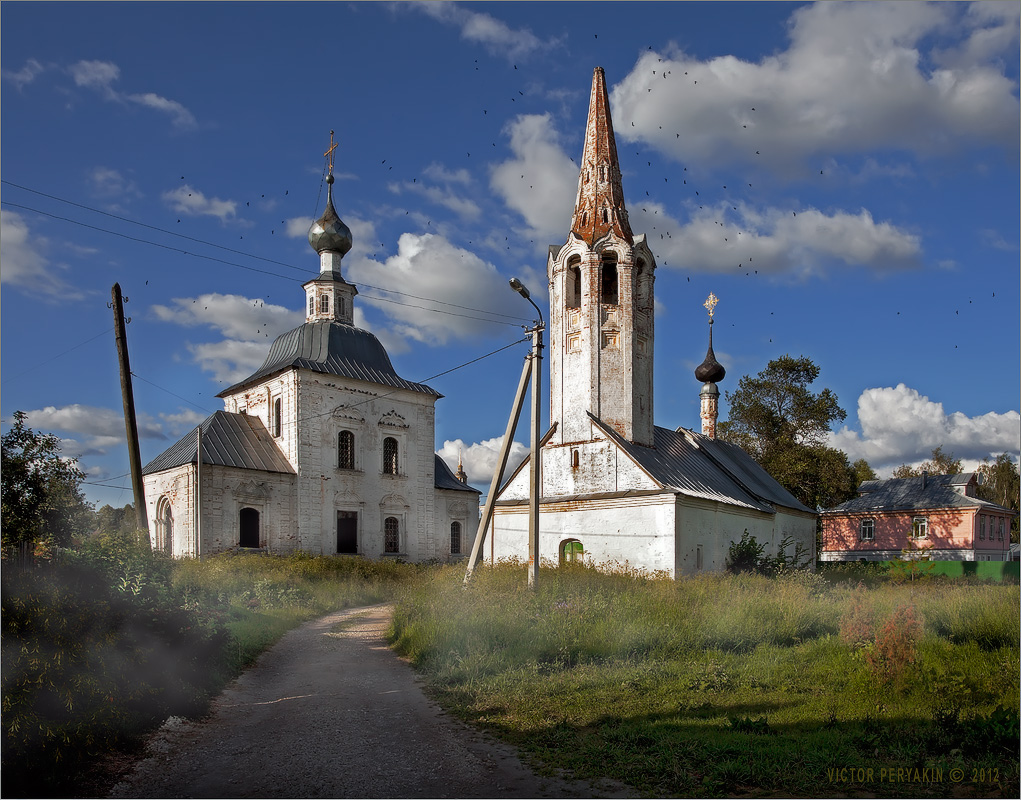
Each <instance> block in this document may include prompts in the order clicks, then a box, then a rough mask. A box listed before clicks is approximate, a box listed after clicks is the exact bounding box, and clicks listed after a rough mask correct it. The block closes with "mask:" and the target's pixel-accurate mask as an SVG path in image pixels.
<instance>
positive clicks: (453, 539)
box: [450, 522, 461, 556]
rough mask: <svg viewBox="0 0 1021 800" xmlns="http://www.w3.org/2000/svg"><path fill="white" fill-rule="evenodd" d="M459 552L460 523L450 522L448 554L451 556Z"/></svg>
mask: <svg viewBox="0 0 1021 800" xmlns="http://www.w3.org/2000/svg"><path fill="white" fill-rule="evenodd" d="M460 552H461V523H460V522H451V523H450V554H451V555H453V556H456V555H458V554H459V553H460Z"/></svg>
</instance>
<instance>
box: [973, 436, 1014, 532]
mask: <svg viewBox="0 0 1021 800" xmlns="http://www.w3.org/2000/svg"><path fill="white" fill-rule="evenodd" d="M978 473H979V474H980V475H981V476H982V483H981V484H979V487H978V496H979V497H981V498H982V499H983V500H988V501H989V502H990V503H996V504H997V505H1001V506H1003V507H1004V508H1009V509H1012V510H1013V511H1015V512H1016V511H1017V510H1018V505H1019V500H1021V474H1019V473H1018V465H1017V464H1015V463H1014V459H1012V458H1011V457H1010V455H1008V454H1007V453H1000V455H998V456H997V457H996V460H995V461H993V462H992V463H991V464H990V463H989V460H988V459H986V460H985V461H984V462H983V463H982V464H981V465H979V468H978ZM1010 540H1011V541H1012V542H1016V541H1017V540H1018V518H1017V517H1014V519H1013V520H1011V523H1010Z"/></svg>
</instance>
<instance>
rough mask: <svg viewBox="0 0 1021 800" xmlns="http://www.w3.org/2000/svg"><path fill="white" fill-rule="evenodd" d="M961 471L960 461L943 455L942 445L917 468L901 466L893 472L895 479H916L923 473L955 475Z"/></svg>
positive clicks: (946, 454)
mask: <svg viewBox="0 0 1021 800" xmlns="http://www.w3.org/2000/svg"><path fill="white" fill-rule="evenodd" d="M961 471H962V467H961V459H959V458H954V454H953V453H944V452H943V445H940V446H939V447H937V448H936V449H935V450H933V451H932V457H931V458H930V459H929V460H928V461H923V462H922V463H921V464H919V465H918V466H917V467H912V466H909V465H907V464H901V465H900V466H899V467H897V469H895V470H894V471H893V477H895V478H916V477H918V476H919V475H921V474H922V473H923V472H925V473H927V474H929V475H957V474H958V473H959V472H961Z"/></svg>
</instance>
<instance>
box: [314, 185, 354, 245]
mask: <svg viewBox="0 0 1021 800" xmlns="http://www.w3.org/2000/svg"><path fill="white" fill-rule="evenodd" d="M326 180H327V182H328V183H329V184H330V186H329V189H328V190H327V194H326V210H325V211H324V212H323V215H322V216H321V217H320V218H319V219H318V220H316V221H315V222H313V223H312V227H311V228H309V229H308V243H309V244H310V245H312V249H313V250H315V251H316V252H317V253H325V252H327V251H329V252H331V253H340V254H341V255H342V256H343V255H345V254H346V253H347V251H348V250H350V249H351V244H352V239H351V229H350V228H349V227H347V225H345V224H344V221H343V220H342V219H341V218H340V216H339V215H338V214H337V209H335V208H334V207H333V176H332V175H330V176H329V177H328V178H327V179H326Z"/></svg>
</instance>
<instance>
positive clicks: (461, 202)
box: [387, 181, 482, 219]
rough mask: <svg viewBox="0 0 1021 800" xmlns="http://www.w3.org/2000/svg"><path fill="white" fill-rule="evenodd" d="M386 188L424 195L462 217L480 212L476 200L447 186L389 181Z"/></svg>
mask: <svg viewBox="0 0 1021 800" xmlns="http://www.w3.org/2000/svg"><path fill="white" fill-rule="evenodd" d="M387 188H389V190H390V191H391V192H393V193H394V194H403V193H405V192H408V193H410V194H416V195H418V196H420V197H424V198H425V199H426V200H428V201H429V202H430V203H435V204H436V205H440V206H443V207H444V208H448V209H450V210H451V211H453V212H454V213H455V214H457V215H458V216H460V217H462V218H463V219H476V218H477V217H478V216H479V214H481V213H482V210H481V209H480V208H479V206H478V204H477V203H476V202H474V201H473V200H469V199H468V198H466V197H464V196H463V195H462V194H461V193H460V192H457V191H454V190H453V189H451V188H450V187H449V186H443V187H440V186H428V185H426V184H425V183H424V182H421V183H420V182H418V181H414V182H412V181H404V182H403V183H391V184H389V186H388V187H387Z"/></svg>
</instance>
